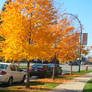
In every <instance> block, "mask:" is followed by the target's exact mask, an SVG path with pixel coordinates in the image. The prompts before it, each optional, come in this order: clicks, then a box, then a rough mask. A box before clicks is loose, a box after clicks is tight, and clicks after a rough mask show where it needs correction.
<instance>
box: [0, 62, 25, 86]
mask: <svg viewBox="0 0 92 92" xmlns="http://www.w3.org/2000/svg"><path fill="white" fill-rule="evenodd" d="M25 78H26V74H25V73H24V72H23V71H21V69H20V68H19V66H18V65H17V64H12V63H0V83H8V85H12V84H13V83H14V82H20V81H21V82H24V80H25Z"/></svg>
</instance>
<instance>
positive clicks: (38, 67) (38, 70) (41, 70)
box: [29, 64, 51, 77]
mask: <svg viewBox="0 0 92 92" xmlns="http://www.w3.org/2000/svg"><path fill="white" fill-rule="evenodd" d="M29 70H30V76H39V77H46V76H47V75H48V76H49V75H51V74H50V71H48V66H47V65H44V64H34V65H33V66H32V68H31V69H29Z"/></svg>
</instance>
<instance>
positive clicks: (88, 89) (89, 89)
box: [83, 79, 92, 92]
mask: <svg viewBox="0 0 92 92" xmlns="http://www.w3.org/2000/svg"><path fill="white" fill-rule="evenodd" d="M83 92H92V79H91V80H89V81H88V82H87V84H86V85H85V87H84V89H83Z"/></svg>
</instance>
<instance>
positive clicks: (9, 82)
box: [8, 77, 13, 86]
mask: <svg viewBox="0 0 92 92" xmlns="http://www.w3.org/2000/svg"><path fill="white" fill-rule="evenodd" d="M12 84H13V78H12V77H10V78H9V80H8V85H9V86H11V85H12Z"/></svg>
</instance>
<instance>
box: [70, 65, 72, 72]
mask: <svg viewBox="0 0 92 92" xmlns="http://www.w3.org/2000/svg"><path fill="white" fill-rule="evenodd" d="M70 74H72V64H71V72H70Z"/></svg>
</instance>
